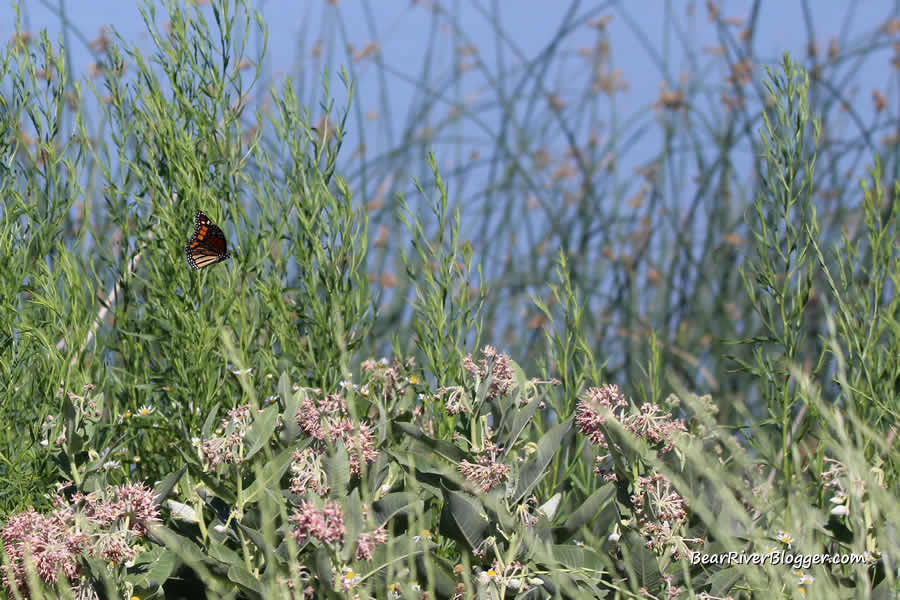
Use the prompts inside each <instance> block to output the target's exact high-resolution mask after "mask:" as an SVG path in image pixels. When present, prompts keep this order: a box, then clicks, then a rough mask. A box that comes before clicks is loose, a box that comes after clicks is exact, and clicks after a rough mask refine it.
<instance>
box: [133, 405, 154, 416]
mask: <svg viewBox="0 0 900 600" xmlns="http://www.w3.org/2000/svg"><path fill="white" fill-rule="evenodd" d="M155 412H156V408H155V407H153V406H150V405H149V404H145V405H143V406H142V407H140V408H139V409H138V411H137V415H138V416H139V417H149V416H150V415H152V414H153V413H155Z"/></svg>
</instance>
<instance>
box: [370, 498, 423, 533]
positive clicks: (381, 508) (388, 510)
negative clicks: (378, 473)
mask: <svg viewBox="0 0 900 600" xmlns="http://www.w3.org/2000/svg"><path fill="white" fill-rule="evenodd" d="M413 503H415V504H421V500H420V499H418V498H416V496H414V495H413V494H410V493H409V492H397V493H394V494H388V495H387V496H385V497H384V498H382V499H381V500H376V501H375V502H373V503H372V519H373V520H374V521H375V524H376V525H384V524H385V523H387V522H388V521H389V520H390V519H391V517H393V516H395V515H397V514H400V513H404V514H409V513H414V512H415V511H410V510H409V508H410V505H411V504H413Z"/></svg>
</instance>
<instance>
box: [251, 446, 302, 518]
mask: <svg viewBox="0 0 900 600" xmlns="http://www.w3.org/2000/svg"><path fill="white" fill-rule="evenodd" d="M293 455H294V450H293V449H292V448H286V449H284V450H282V451H281V452H279V453H278V454H276V455H275V456H273V457H272V458H271V459H270V460H268V461H266V463H265V464H264V465H263V466H262V468H261V469H260V472H261V476H260V477H258V478H257V479H255V480H254V481H253V483H251V484H250V486H249V487H248V488H247V490H246V492H245V493H244V497H243V501H244V504H247V503H250V502H253V501H254V500H256V497H257V496H258V495H259V494H261V493H262V492H263V491H270V492H272V493H273V494H277V495H278V496H279V497H280V496H281V492H280V489H281V486H280V482H281V477H282V476H283V475H284V474H285V472H286V471H287V470H288V468H289V467H290V466H291V459H292V458H293Z"/></svg>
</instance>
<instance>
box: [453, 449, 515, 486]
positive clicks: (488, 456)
mask: <svg viewBox="0 0 900 600" xmlns="http://www.w3.org/2000/svg"><path fill="white" fill-rule="evenodd" d="M499 453H500V450H499V449H498V448H497V445H496V444H493V443H491V442H487V444H486V445H485V449H484V453H482V454H481V455H480V456H478V457H476V459H475V460H476V461H477V462H476V463H471V462H469V461H467V460H462V461H460V462H459V472H460V473H462V476H463V477H465V478H466V480H468V481H471V482H472V483H474V484H475V485H477V486H478V489H479V490H480V491H482V492H487V491H489V490H490V489H492V488H493V487H494V486H496V485H497V484H499V483H502V482H504V481H506V478H507V477H509V466H508V465H505V464H503V463H502V462H500V461H498V460H497V455H498V454H499Z"/></svg>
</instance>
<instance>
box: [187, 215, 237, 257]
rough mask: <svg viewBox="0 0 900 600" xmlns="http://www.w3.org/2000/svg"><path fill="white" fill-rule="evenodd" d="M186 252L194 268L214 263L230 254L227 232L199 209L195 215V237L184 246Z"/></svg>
mask: <svg viewBox="0 0 900 600" xmlns="http://www.w3.org/2000/svg"><path fill="white" fill-rule="evenodd" d="M184 252H185V254H186V255H187V261H188V264H189V265H190V267H191V268H192V269H202V268H203V267H208V266H209V265H214V264H216V263H217V262H222V261H223V260H225V259H226V258H228V257H229V256H230V255H229V254H228V242H226V241H225V234H224V233H222V230H221V229H219V227H218V226H217V225H216V224H215V223H213V222H212V221H210V220H209V217H207V216H206V215H205V214H203V213H202V212H200V211H199V210H198V211H197V214H196V215H195V216H194V237H192V238H191V241H189V242H188V243H187V246H185V247H184Z"/></svg>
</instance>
